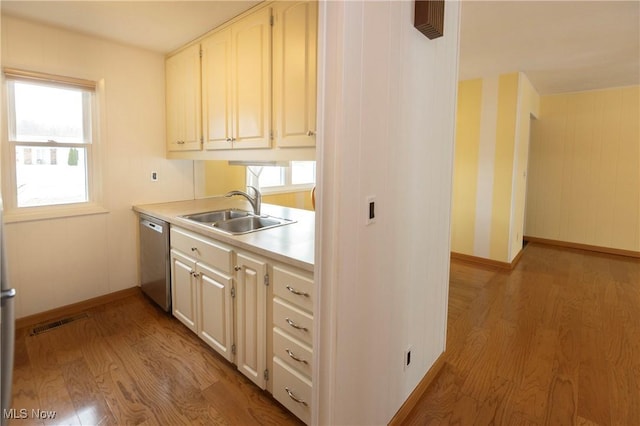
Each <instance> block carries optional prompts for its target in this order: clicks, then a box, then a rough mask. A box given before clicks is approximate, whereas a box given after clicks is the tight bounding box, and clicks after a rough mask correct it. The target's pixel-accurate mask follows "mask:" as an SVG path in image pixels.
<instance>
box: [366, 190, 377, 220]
mask: <svg viewBox="0 0 640 426" xmlns="http://www.w3.org/2000/svg"><path fill="white" fill-rule="evenodd" d="M365 201H366V202H365V207H366V216H365V218H366V220H365V225H371V224H372V223H374V222H375V221H376V214H377V213H376V196H375V195H369V196H368V197H367V198H366V200H365Z"/></svg>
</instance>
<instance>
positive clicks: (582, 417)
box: [406, 243, 640, 426]
mask: <svg viewBox="0 0 640 426" xmlns="http://www.w3.org/2000/svg"><path fill="white" fill-rule="evenodd" d="M450 281H451V282H450V293H449V319H448V331H447V352H446V354H445V355H444V356H445V364H444V367H443V368H442V370H441V371H440V373H439V374H438V376H437V377H436V379H435V380H434V381H433V383H432V384H431V386H430V387H429V388H428V389H427V391H426V392H425V394H424V395H423V396H422V398H421V399H420V402H419V404H418V405H417V406H416V407H415V408H414V410H413V411H412V412H411V414H410V416H409V418H408V419H407V421H406V424H407V425H432V424H444V425H447V424H457V425H489V424H496V425H498V424H500V425H625V426H637V425H640V261H639V260H638V259H634V258H629V257H622V256H615V255H607V254H598V253H593V252H588V251H581V250H575V249H566V248H557V247H552V246H545V245H540V244H535V243H530V244H529V245H528V247H527V248H526V251H525V253H524V256H523V257H522V259H521V261H520V262H519V264H518V265H517V266H516V268H515V269H514V270H513V271H502V270H498V269H491V268H487V267H482V266H477V265H471V264H465V263H461V262H456V261H453V262H452V264H451V280H450Z"/></svg>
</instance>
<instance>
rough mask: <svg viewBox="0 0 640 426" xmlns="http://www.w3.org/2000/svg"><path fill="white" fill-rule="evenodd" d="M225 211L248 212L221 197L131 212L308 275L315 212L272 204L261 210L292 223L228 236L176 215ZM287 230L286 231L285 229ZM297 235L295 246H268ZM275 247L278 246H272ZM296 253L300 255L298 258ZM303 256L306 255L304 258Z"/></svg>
mask: <svg viewBox="0 0 640 426" xmlns="http://www.w3.org/2000/svg"><path fill="white" fill-rule="evenodd" d="M225 208H240V209H245V210H251V208H250V206H249V204H248V203H247V202H245V201H244V200H241V199H237V198H236V199H228V198H224V197H211V198H205V199H196V200H185V201H174V202H167V203H156V204H143V205H134V206H133V207H132V209H133V210H134V211H135V212H137V213H142V214H146V215H148V216H152V217H155V218H157V219H160V220H163V221H165V222H168V223H170V224H171V225H173V226H178V227H180V228H183V229H187V230H189V231H191V232H195V233H198V234H200V235H203V236H205V237H208V238H212V239H214V240H216V241H220V242H222V243H225V244H229V245H232V246H235V247H238V248H239V249H243V250H247V251H250V252H252V253H256V254H259V255H261V256H264V257H268V258H270V259H273V260H275V261H277V262H281V263H284V264H287V265H290V266H293V267H296V268H299V269H302V270H304V271H307V272H312V273H313V269H314V264H313V248H314V233H315V213H314V212H310V211H307V210H300V209H293V208H289V207H282V206H276V205H272V204H263V205H262V211H263V212H264V213H266V214H270V215H273V216H278V217H287V218H290V219H294V220H296V223H293V224H289V225H284V226H281V227H276V228H272V229H266V230H262V231H257V232H252V233H249V234H243V235H229V234H225V233H222V232H218V231H216V230H214V229H211V228H210V227H208V226H206V225H201V224H198V223H196V222H192V221H190V220H188V219H184V218H181V217H179V216H182V215H186V214H192V213H199V212H204V211H212V210H216V209H218V210H219V209H225ZM285 228H287V229H285ZM296 231H297V232H299V234H300V235H301V240H300V241H298V242H296V244H295V246H299V247H297V249H296V248H295V247H289V248H286V249H285V248H283V247H282V246H280V247H275V245H273V244H272V247H269V242H270V241H280V240H281V239H282V238H287V237H289V238H290V234H291V233H295V232H296ZM276 245H279V244H276ZM297 253H303V255H302V256H299V255H297ZM304 254H306V256H304Z"/></svg>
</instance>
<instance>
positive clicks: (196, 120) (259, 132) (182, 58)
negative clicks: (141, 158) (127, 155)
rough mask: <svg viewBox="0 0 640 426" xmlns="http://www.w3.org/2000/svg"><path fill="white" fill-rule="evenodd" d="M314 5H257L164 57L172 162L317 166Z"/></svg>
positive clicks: (284, 3)
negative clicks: (302, 163) (274, 162)
mask: <svg viewBox="0 0 640 426" xmlns="http://www.w3.org/2000/svg"><path fill="white" fill-rule="evenodd" d="M316 43H317V2H310V1H298V2H286V1H283V2H273V3H265V4H263V5H260V6H258V7H256V8H254V9H252V10H251V11H249V12H247V13H245V14H244V15H241V16H240V17H238V18H236V19H234V20H232V21H231V22H230V23H228V24H225V25H224V26H222V27H220V28H217V29H215V30H213V31H212V32H210V33H209V34H207V35H205V36H204V37H202V38H201V39H200V40H198V41H197V42H195V43H193V44H190V45H189V46H187V47H186V48H184V49H182V50H180V51H178V52H177V53H176V54H174V55H172V56H169V57H168V58H167V65H166V67H167V75H166V78H167V150H168V157H169V158H189V159H202V160H209V159H211V160H214V159H218V160H254V161H258V160H314V159H315V131H316V60H317V59H316V56H317V54H316Z"/></svg>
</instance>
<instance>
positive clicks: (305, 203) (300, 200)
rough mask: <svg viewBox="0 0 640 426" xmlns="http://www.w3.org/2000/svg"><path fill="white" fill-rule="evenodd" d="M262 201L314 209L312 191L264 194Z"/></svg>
mask: <svg viewBox="0 0 640 426" xmlns="http://www.w3.org/2000/svg"><path fill="white" fill-rule="evenodd" d="M262 202H263V203H269V204H277V205H279V206H285V207H294V208H296V209H305V210H313V206H312V205H311V193H310V191H297V192H285V193H282V194H270V195H264V196H263V197H262Z"/></svg>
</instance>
